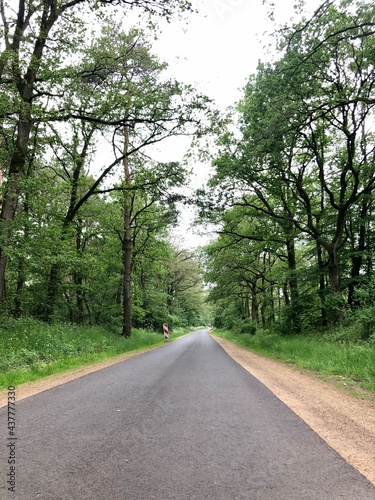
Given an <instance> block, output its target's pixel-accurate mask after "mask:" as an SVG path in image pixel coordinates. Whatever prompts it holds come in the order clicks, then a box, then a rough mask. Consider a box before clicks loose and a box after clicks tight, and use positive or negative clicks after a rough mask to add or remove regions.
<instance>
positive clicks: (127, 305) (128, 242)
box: [122, 126, 132, 337]
mask: <svg viewBox="0 0 375 500" xmlns="http://www.w3.org/2000/svg"><path fill="white" fill-rule="evenodd" d="M124 132H125V140H124V174H125V189H124V241H123V267H124V304H123V328H122V335H123V336H124V337H130V336H131V331H132V315H131V313H132V311H131V307H132V301H131V259H132V238H131V227H130V224H131V204H132V196H131V194H130V192H129V189H128V188H129V187H130V186H131V183H132V179H131V174H130V168H129V158H128V156H127V152H128V147H129V128H128V126H125V130H124Z"/></svg>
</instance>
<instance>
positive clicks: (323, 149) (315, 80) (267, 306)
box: [200, 0, 375, 337]
mask: <svg viewBox="0 0 375 500" xmlns="http://www.w3.org/2000/svg"><path fill="white" fill-rule="evenodd" d="M374 19H375V6H374V4H373V2H369V1H352V2H347V1H339V0H338V1H329V2H322V4H321V6H320V7H319V8H318V9H317V10H316V11H315V13H314V14H313V15H312V16H311V17H310V18H308V19H306V18H303V19H301V20H300V21H299V22H298V23H296V24H294V25H293V26H283V27H282V29H280V30H279V32H278V36H277V57H276V59H275V60H274V61H272V62H262V61H260V62H259V64H258V68H257V72H256V74H254V75H252V76H251V77H250V78H249V80H248V83H247V85H246V88H245V89H244V94H243V98H242V100H241V101H240V102H239V103H238V105H237V109H236V111H237V113H236V115H235V116H236V119H232V122H231V125H230V126H229V127H228V128H227V130H226V131H224V133H222V134H220V136H219V137H218V140H217V146H218V153H217V155H216V158H215V160H214V167H215V173H214V175H213V176H212V178H211V180H210V186H209V189H208V190H206V192H200V195H201V200H200V203H201V215H202V217H203V218H204V219H205V220H208V221H211V222H214V223H216V224H218V225H219V237H218V238H217V239H216V241H214V242H213V243H212V244H210V245H209V246H208V247H207V248H206V259H207V262H206V266H207V269H208V271H207V277H206V279H207V281H208V282H210V283H212V284H213V285H212V287H211V291H210V299H211V301H212V302H214V303H215V304H216V305H217V307H216V324H217V325H220V326H226V327H232V326H235V327H236V328H237V329H238V330H239V331H241V330H243V331H252V330H254V329H255V328H256V327H257V326H261V327H263V328H268V327H271V326H272V325H278V328H279V329H280V330H281V331H284V332H292V331H294V332H301V331H306V330H308V331H312V330H316V329H318V330H319V329H321V330H324V329H327V328H328V327H329V326H331V325H333V324H341V323H342V322H345V321H347V320H349V319H350V318H353V317H354V319H355V320H357V321H358V322H359V323H360V330H361V335H362V336H364V337H368V336H370V335H374V333H375V332H374V326H373V325H374V321H373V317H374V312H375V286H374V285H375V280H374V250H375V234H374V200H373V195H374V189H375V142H374V139H375V135H374V132H375V130H374V123H375V121H374V119H375V113H374V106H375V94H374V90H375V89H374V86H375V36H374V35H375V31H374V27H375V23H374ZM238 318H240V319H238Z"/></svg>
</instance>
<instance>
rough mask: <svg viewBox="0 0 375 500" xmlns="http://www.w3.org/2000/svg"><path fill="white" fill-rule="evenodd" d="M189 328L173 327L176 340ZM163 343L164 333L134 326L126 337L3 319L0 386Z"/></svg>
mask: <svg viewBox="0 0 375 500" xmlns="http://www.w3.org/2000/svg"><path fill="white" fill-rule="evenodd" d="M189 331H190V330H189V329H188V328H180V329H174V331H173V332H171V333H170V336H169V338H170V339H171V340H173V339H174V338H177V337H179V336H181V335H183V334H185V333H188V332H189ZM163 343H164V337H163V335H162V334H161V333H156V332H152V331H149V330H138V329H134V330H133V332H132V336H131V338H129V339H127V338H124V337H122V336H121V335H119V334H115V333H113V332H110V331H108V330H106V329H105V328H101V327H83V326H82V327H81V326H72V325H66V324H56V325H47V324H45V323H41V322H37V321H35V320H31V319H20V320H17V321H15V320H10V319H5V320H4V319H3V321H2V323H1V326H0V390H1V389H5V388H7V387H8V386H10V385H19V384H21V383H24V382H28V381H32V380H37V379H40V378H43V377H46V376H48V375H52V374H54V373H61V372H64V371H69V370H71V369H74V368H77V367H79V366H84V365H88V364H92V363H94V362H96V361H101V360H104V359H107V358H110V357H113V356H117V355H120V354H123V353H128V352H136V351H140V350H143V349H147V348H150V347H154V346H158V345H161V344H163Z"/></svg>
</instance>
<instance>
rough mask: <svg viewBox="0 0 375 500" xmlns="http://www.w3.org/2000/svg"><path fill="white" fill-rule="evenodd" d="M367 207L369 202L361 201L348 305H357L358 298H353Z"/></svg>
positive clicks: (359, 264)
mask: <svg viewBox="0 0 375 500" xmlns="http://www.w3.org/2000/svg"><path fill="white" fill-rule="evenodd" d="M368 209H369V203H368V202H366V201H364V202H363V203H362V210H361V223H360V226H359V235H358V245H357V248H353V251H354V252H353V253H354V255H353V257H352V259H351V260H352V268H351V273H350V274H351V282H350V284H349V289H348V305H349V306H350V307H359V306H360V300H359V299H356V298H355V290H356V287H357V286H358V284H359V276H360V273H361V268H362V263H363V255H364V251H365V248H366V223H365V221H364V219H365V217H366V215H367V212H368Z"/></svg>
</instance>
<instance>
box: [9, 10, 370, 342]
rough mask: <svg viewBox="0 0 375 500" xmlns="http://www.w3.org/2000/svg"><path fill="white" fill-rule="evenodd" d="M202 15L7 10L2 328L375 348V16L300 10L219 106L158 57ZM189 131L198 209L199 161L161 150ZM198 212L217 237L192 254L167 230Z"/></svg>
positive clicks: (358, 12)
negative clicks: (15, 325) (183, 333)
mask: <svg viewBox="0 0 375 500" xmlns="http://www.w3.org/2000/svg"><path fill="white" fill-rule="evenodd" d="M266 3H267V2H266ZM192 4H193V5H192ZM192 4H191V3H190V2H188V1H184V0H180V1H178V2H173V6H172V2H169V1H166V0H163V1H158V0H142V1H133V0H129V1H126V0H120V1H118V2H112V1H110V0H109V1H103V2H100V1H99V2H92V1H89V0H63V1H57V0H41V1H40V2H33V1H29V0H20V1H19V2H18V9H14V8H12V2H7V1H6V0H1V1H0V10H1V18H2V21H1V39H2V47H1V50H2V52H1V56H0V114H1V131H0V132H1V135H0V182H1V188H0V189H1V190H0V203H1V214H0V310H1V317H2V318H16V319H19V318H34V319H36V320H38V321H41V322H43V323H46V324H53V323H59V322H61V323H69V324H77V325H90V326H94V325H103V326H105V327H108V328H112V329H117V330H118V331H119V332H121V333H122V335H123V336H124V337H130V336H131V333H132V328H133V327H135V328H145V329H151V330H156V331H161V327H162V324H163V323H164V322H167V323H168V324H169V325H171V327H173V326H176V327H178V326H185V327H186V326H197V325H208V324H209V323H210V322H213V323H214V325H215V327H219V328H227V329H233V330H234V331H237V332H240V333H250V334H251V333H254V332H255V331H256V330H259V329H263V330H266V329H275V331H276V330H277V331H278V332H279V333H283V334H287V333H297V334H301V333H308V332H311V331H318V332H319V331H320V332H324V331H326V330H328V329H329V328H331V327H332V326H334V325H343V324H355V325H357V330H356V331H357V332H358V335H359V336H360V337H361V338H362V339H374V336H375V329H374V322H373V317H374V312H375V302H374V301H375V278H374V246H375V238H374V208H375V207H374V206H373V191H374V189H375V143H374V132H375V129H374V106H375V96H374V85H375V74H374V71H375V69H374V65H375V39H374V33H375V22H374V19H375V6H374V5H373V3H372V2H370V1H367V0H364V1H359V0H358V1H355V0H353V1H348V0H333V1H329V0H326V1H323V2H322V3H321V5H320V6H319V7H318V8H317V9H316V10H315V12H314V14H313V15H312V16H311V17H309V18H306V17H303V2H299V3H298V5H297V6H296V9H297V13H299V16H298V19H299V20H298V21H295V22H292V21H291V22H290V23H288V24H287V25H285V26H282V27H280V29H278V30H276V31H275V32H274V34H273V43H274V55H273V57H272V58H271V59H270V58H265V59H264V60H263V61H262V60H261V61H259V63H258V67H257V71H256V73H255V74H253V75H249V78H248V81H247V84H246V87H245V88H244V89H243V95H242V98H241V100H240V102H238V103H236V104H235V105H234V107H233V109H231V110H228V111H227V112H225V113H222V112H220V113H219V111H218V110H217V109H216V108H215V103H214V102H213V101H212V100H211V99H210V97H209V96H206V95H204V94H202V93H201V92H200V91H199V90H197V89H195V88H193V87H192V86H191V85H187V84H185V83H184V82H179V81H177V80H175V79H174V78H171V77H168V76H166V75H167V73H166V71H165V70H166V64H165V63H164V62H163V61H160V60H159V58H158V57H157V56H156V55H155V54H154V53H153V48H152V36H153V35H154V34H155V33H154V30H156V29H157V28H156V24H155V23H153V20H155V19H157V18H158V17H162V18H167V19H171V18H172V17H173V16H187V17H188V16H189V12H191V11H192V10H193V8H195V5H194V2H192ZM133 11H137V12H139V13H141V14H142V15H143V16H144V18H143V19H144V20H146V21H144V22H143V24H141V25H144V28H140V27H139V24H138V27H132V28H129V29H127V30H125V29H124V27H123V25H122V24H121V22H120V21H119V19H120V18H121V16H122V15H123V14H124V12H125V13H126V12H133ZM176 136H189V137H191V138H192V139H193V142H194V143H195V148H196V150H197V151H196V152H197V154H198V155H202V156H204V157H205V158H206V159H207V157H208V158H210V161H211V162H212V168H213V174H212V176H211V178H210V179H209V182H208V184H207V185H206V186H202V188H201V189H199V190H198V191H197V192H196V196H195V197H194V198H193V197H187V196H186V195H185V194H184V189H183V188H184V186H186V185H187V184H188V182H189V180H188V179H189V170H190V168H191V164H190V165H189V160H190V162H192V161H195V160H194V157H193V156H190V157H188V160H187V162H186V164H185V163H181V162H176V161H174V160H173V158H171V161H169V162H167V163H160V162H158V161H156V160H155V159H153V157H152V151H153V149H152V148H153V145H155V144H158V143H161V142H162V141H165V140H168V138H170V137H176ZM200 141H201V142H200ZM204 141H206V142H207V143H208V144H209V145H210V147H209V150H207V147H206V145H205V144H206V142H204ZM186 204H194V205H195V206H196V208H197V212H198V215H197V220H196V221H195V224H201V223H203V224H208V225H209V226H210V227H214V233H215V234H216V236H215V237H214V238H213V239H212V241H211V243H210V244H208V245H207V246H205V247H204V248H200V249H198V250H197V251H195V252H194V251H192V250H188V249H184V248H179V247H178V246H176V244H175V243H173V242H172V239H171V237H170V235H171V231H173V228H174V227H176V226H177V225H178V223H179V212H180V211H181V210H183V209H184V208H183V207H184V205H186Z"/></svg>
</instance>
